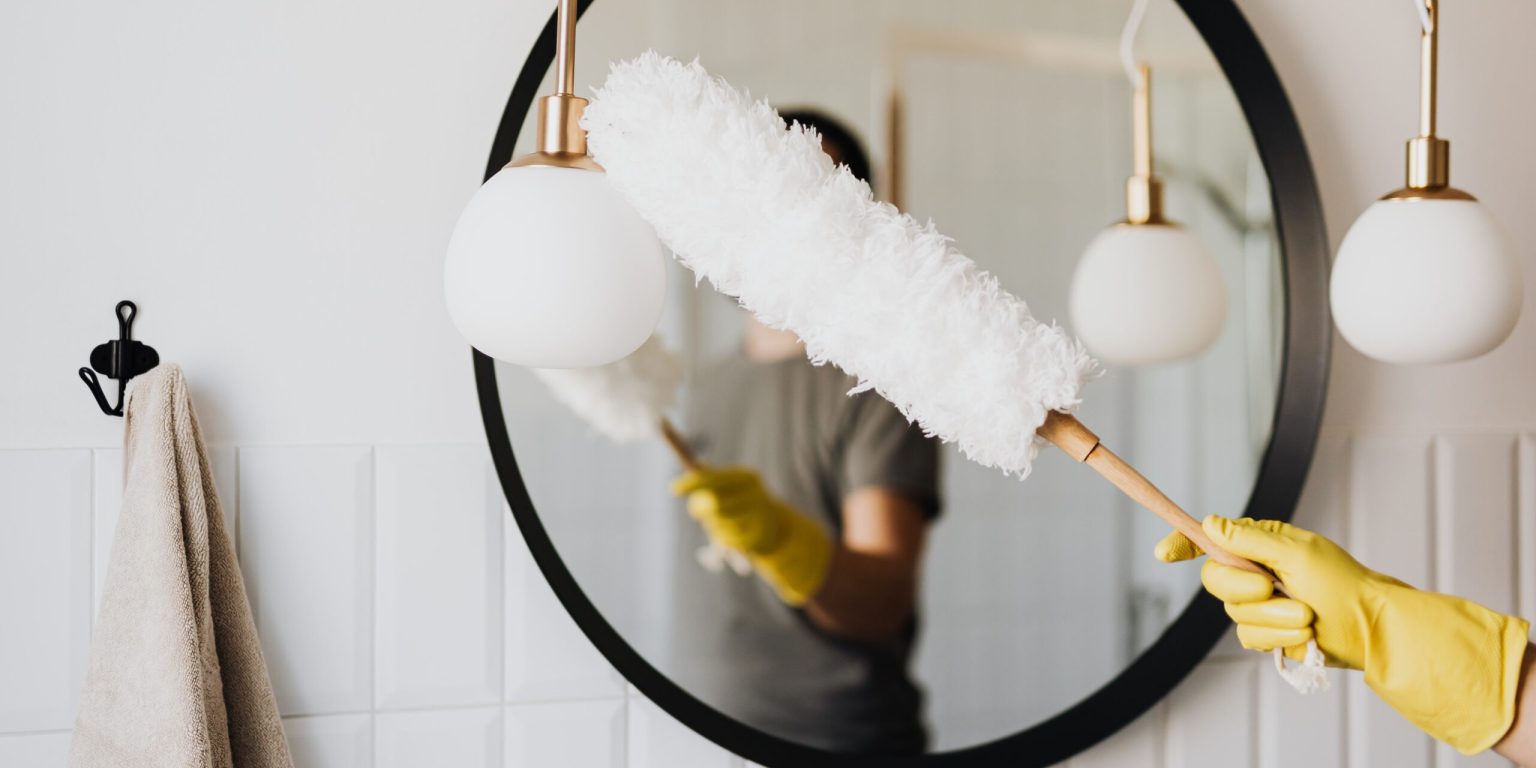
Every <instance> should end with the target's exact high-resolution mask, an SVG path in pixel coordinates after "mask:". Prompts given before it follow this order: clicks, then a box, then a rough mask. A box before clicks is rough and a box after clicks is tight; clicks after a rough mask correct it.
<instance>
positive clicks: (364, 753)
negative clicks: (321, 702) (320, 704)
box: [283, 715, 373, 768]
mask: <svg viewBox="0 0 1536 768" xmlns="http://www.w3.org/2000/svg"><path fill="white" fill-rule="evenodd" d="M283 730H284V732H285V733H287V734H288V749H289V751H290V752H291V753H292V754H293V762H294V765H297V766H302V768H351V766H357V765H372V764H373V716H372V715H321V716H318V717H290V718H287V719H285V720H284V721H283Z"/></svg>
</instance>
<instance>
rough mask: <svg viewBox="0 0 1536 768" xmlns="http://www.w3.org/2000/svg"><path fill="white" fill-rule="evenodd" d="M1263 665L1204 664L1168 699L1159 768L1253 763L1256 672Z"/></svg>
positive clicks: (1223, 767)
mask: <svg viewBox="0 0 1536 768" xmlns="http://www.w3.org/2000/svg"><path fill="white" fill-rule="evenodd" d="M1263 663H1264V662H1263V661H1262V660H1251V661H1246V660H1245V661H1219V662H1207V663H1205V664H1203V665H1201V666H1199V667H1197V668H1196V669H1195V671H1194V672H1192V673H1190V675H1189V677H1188V678H1187V679H1185V680H1184V682H1183V683H1181V684H1180V685H1179V687H1178V688H1177V689H1175V690H1174V692H1173V693H1172V694H1170V695H1169V697H1168V720H1167V723H1168V726H1167V728H1168V730H1167V733H1166V735H1165V739H1166V743H1165V745H1164V746H1165V752H1164V755H1165V757H1164V761H1165V762H1164V764H1165V765H1167V766H1168V767H1169V768H1204V767H1205V766H1211V768H1246V767H1248V766H1253V765H1255V764H1256V763H1257V762H1258V761H1257V754H1256V753H1257V743H1258V733H1257V730H1256V728H1255V717H1254V710H1255V707H1254V705H1255V702H1256V699H1257V691H1256V687H1257V676H1256V675H1257V672H1258V671H1259V670H1260V669H1262V668H1263Z"/></svg>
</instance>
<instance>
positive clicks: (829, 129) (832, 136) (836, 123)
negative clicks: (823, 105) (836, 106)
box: [779, 109, 874, 184]
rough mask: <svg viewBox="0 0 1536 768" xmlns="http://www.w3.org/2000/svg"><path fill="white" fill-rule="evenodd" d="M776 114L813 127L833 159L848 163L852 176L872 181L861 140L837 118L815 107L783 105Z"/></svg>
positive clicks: (871, 182)
mask: <svg viewBox="0 0 1536 768" xmlns="http://www.w3.org/2000/svg"><path fill="white" fill-rule="evenodd" d="M779 117H781V118H783V119H784V122H785V124H787V125H794V124H795V123H799V124H801V125H803V126H805V127H807V128H815V129H816V132H817V133H819V134H821V141H822V144H824V145H826V146H827V147H828V148H829V149H831V150H832V152H831V153H829V154H836V155H837V159H838V160H839V161H841V162H842V164H843V165H846V166H848V170H849V172H851V173H852V174H853V175H854V178H857V179H859V180H860V181H864V182H867V183H870V184H873V183H874V182H873V181H871V178H870V168H869V155H868V154H867V153H865V152H864V144H863V142H860V141H859V137H858V136H856V135H855V134H854V132H853V130H852V129H850V128H849V127H848V126H847V125H845V124H844V123H843V122H842V121H841V120H838V119H837V118H835V117H833V116H831V115H829V114H827V113H825V112H822V111H820V110H817V109H786V110H782V111H780V112H779Z"/></svg>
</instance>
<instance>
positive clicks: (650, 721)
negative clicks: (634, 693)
mask: <svg viewBox="0 0 1536 768" xmlns="http://www.w3.org/2000/svg"><path fill="white" fill-rule="evenodd" d="M743 765H744V764H743V761H742V760H741V758H739V757H736V756H735V755H732V754H731V753H729V752H727V751H725V750H724V749H721V748H720V747H719V746H716V745H715V744H714V743H713V742H711V741H709V740H708V739H705V738H704V737H703V736H700V735H699V734H697V733H694V732H693V731H691V730H688V728H687V727H685V726H684V725H683V724H682V723H679V722H678V721H676V720H674V719H673V718H672V716H671V715H669V714H667V713H666V712H664V711H662V709H661V708H660V707H658V706H656V705H655V704H654V703H652V702H651V701H650V699H645V698H631V699H630V700H629V768H685V767H686V768H742V766H743Z"/></svg>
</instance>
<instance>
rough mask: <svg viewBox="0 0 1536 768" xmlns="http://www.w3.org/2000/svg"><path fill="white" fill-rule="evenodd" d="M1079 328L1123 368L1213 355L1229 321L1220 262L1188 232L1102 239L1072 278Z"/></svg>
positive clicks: (1154, 230) (1123, 230) (1110, 234)
mask: <svg viewBox="0 0 1536 768" xmlns="http://www.w3.org/2000/svg"><path fill="white" fill-rule="evenodd" d="M1070 298H1071V308H1072V310H1071V311H1072V329H1073V331H1075V332H1076V333H1077V337H1078V338H1079V339H1081V340H1082V342H1083V344H1084V345H1086V346H1087V347H1088V349H1089V351H1091V352H1092V353H1093V354H1094V355H1095V356H1097V357H1098V358H1099V359H1101V360H1103V361H1105V362H1107V363H1111V364H1115V365H1122V366H1139V365H1154V364H1158V363H1165V362H1169V361H1172V360H1182V359H1185V358H1189V357H1192V356H1194V355H1197V354H1199V353H1200V352H1202V351H1204V350H1205V349H1206V348H1208V347H1209V346H1210V345H1211V343H1212V342H1214V341H1215V340H1216V337H1217V336H1218V335H1220V334H1221V329H1222V325H1223V321H1224V320H1225V319H1226V315H1227V295H1226V286H1225V285H1224V284H1223V283H1222V279H1221V272H1220V271H1219V270H1218V269H1217V268H1216V262H1215V260H1214V259H1212V258H1211V255H1210V253H1209V252H1208V251H1207V250H1206V249H1205V246H1204V245H1203V244H1202V243H1201V242H1200V240H1199V238H1197V237H1195V236H1194V235H1192V234H1190V232H1189V231H1188V230H1186V229H1184V228H1183V227H1179V226H1176V225H1172V224H1119V225H1116V226H1114V227H1111V228H1109V229H1107V230H1105V231H1104V232H1101V233H1100V234H1099V235H1098V237H1096V238H1094V240H1093V242H1092V243H1091V244H1090V245H1089V246H1088V250H1087V251H1086V252H1084V253H1083V257H1082V259H1081V260H1080V261H1079V262H1078V265H1077V272H1076V274H1075V275H1074V276H1073V279H1072V292H1071V297H1070Z"/></svg>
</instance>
